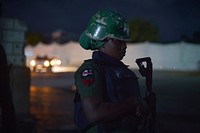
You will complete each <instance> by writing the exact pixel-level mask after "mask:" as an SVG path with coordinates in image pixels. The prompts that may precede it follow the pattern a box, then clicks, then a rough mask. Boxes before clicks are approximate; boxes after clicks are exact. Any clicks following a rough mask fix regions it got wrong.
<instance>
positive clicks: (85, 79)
mask: <svg viewBox="0 0 200 133" xmlns="http://www.w3.org/2000/svg"><path fill="white" fill-rule="evenodd" d="M81 80H82V83H83V84H84V85H86V86H90V85H91V84H92V83H93V82H94V72H93V70H92V69H85V70H83V71H82V73H81Z"/></svg>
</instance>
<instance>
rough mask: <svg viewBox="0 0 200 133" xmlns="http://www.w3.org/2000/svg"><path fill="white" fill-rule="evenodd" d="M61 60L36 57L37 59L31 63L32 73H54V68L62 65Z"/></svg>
mask: <svg viewBox="0 0 200 133" xmlns="http://www.w3.org/2000/svg"><path fill="white" fill-rule="evenodd" d="M61 63H62V62H61V60H60V59H58V58H56V57H53V58H49V57H48V56H46V55H45V56H36V58H35V59H33V60H31V61H30V69H31V71H32V72H52V68H53V67H55V66H60V65H61Z"/></svg>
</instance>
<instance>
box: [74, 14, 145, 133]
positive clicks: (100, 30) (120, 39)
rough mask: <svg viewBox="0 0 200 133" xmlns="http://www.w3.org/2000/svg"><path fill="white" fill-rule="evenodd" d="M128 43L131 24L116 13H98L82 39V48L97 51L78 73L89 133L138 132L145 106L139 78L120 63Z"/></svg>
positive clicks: (87, 132)
mask: <svg viewBox="0 0 200 133" xmlns="http://www.w3.org/2000/svg"><path fill="white" fill-rule="evenodd" d="M128 40H129V27H128V23H127V21H126V19H125V18H124V17H123V16H122V15H120V14H119V13H118V12H116V11H113V10H99V11H98V12H97V13H96V14H95V15H94V16H92V17H91V19H90V21H89V24H88V26H87V28H86V30H85V31H84V32H83V33H82V34H81V36H80V38H79V42H80V45H81V47H82V48H84V49H86V50H94V52H93V55H92V59H89V60H85V61H84V63H83V64H82V65H81V66H80V67H79V69H78V70H77V71H76V73H75V85H76V88H77V93H79V94H80V99H81V106H82V108H83V113H84V114H85V115H86V119H87V120H88V121H89V122H90V126H89V127H87V128H86V129H85V130H84V132H86V133H134V132H135V131H136V130H137V128H138V127H137V124H138V118H139V117H140V116H142V115H143V114H144V112H145V108H144V107H145V106H144V104H143V102H142V100H141V96H140V88H139V84H138V80H137V77H136V75H135V74H134V73H133V72H132V71H131V70H130V69H129V68H128V66H127V65H125V64H124V63H123V62H122V61H121V60H122V59H123V57H124V56H125V54H126V48H127V45H126V42H127V41H128ZM79 113H82V112H79ZM78 117H79V116H78ZM82 124H84V123H82Z"/></svg>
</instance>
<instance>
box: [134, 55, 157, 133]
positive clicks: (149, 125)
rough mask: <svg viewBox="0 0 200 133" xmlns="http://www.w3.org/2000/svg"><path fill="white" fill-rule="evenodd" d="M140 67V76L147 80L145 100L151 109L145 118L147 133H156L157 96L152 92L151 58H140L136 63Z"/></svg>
mask: <svg viewBox="0 0 200 133" xmlns="http://www.w3.org/2000/svg"><path fill="white" fill-rule="evenodd" d="M135 62H136V63H137V65H138V66H139V72H140V74H141V75H142V76H143V77H145V78H146V92H145V97H144V100H145V102H146V103H147V105H148V107H149V114H148V115H147V116H145V120H144V121H145V122H144V124H145V125H144V126H145V132H146V133H155V128H156V127H155V126H156V119H155V118H156V94H155V93H154V92H153V91H152V67H153V64H152V62H151V58H150V57H145V58H139V59H136V61H135Z"/></svg>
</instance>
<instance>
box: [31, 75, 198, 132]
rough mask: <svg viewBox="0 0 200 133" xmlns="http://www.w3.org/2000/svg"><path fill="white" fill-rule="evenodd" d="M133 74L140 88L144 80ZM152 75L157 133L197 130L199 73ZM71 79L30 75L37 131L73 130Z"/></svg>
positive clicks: (32, 110)
mask: <svg viewBox="0 0 200 133" xmlns="http://www.w3.org/2000/svg"><path fill="white" fill-rule="evenodd" d="M136 74H137V75H138V77H139V78H140V79H139V82H140V85H141V89H142V91H144V90H145V79H144V78H142V77H141V76H140V74H139V73H137V72H136ZM153 77H154V78H153V89H154V90H155V91H156V93H157V96H158V102H157V104H158V105H157V112H158V117H157V120H158V127H159V133H200V127H199V126H200V104H199V102H200V74H199V73H186V72H154V75H153ZM73 82H74V81H73V73H59V74H32V81H31V112H32V114H34V115H35V116H36V117H37V118H38V125H37V127H38V133H45V132H52V133H58V132H66V133H67V131H69V130H68V129H73V127H74V125H73V102H72V101H73V95H74V92H73V91H71V86H72V84H73ZM70 132H71V133H72V131H69V132H68V133H70Z"/></svg>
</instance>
